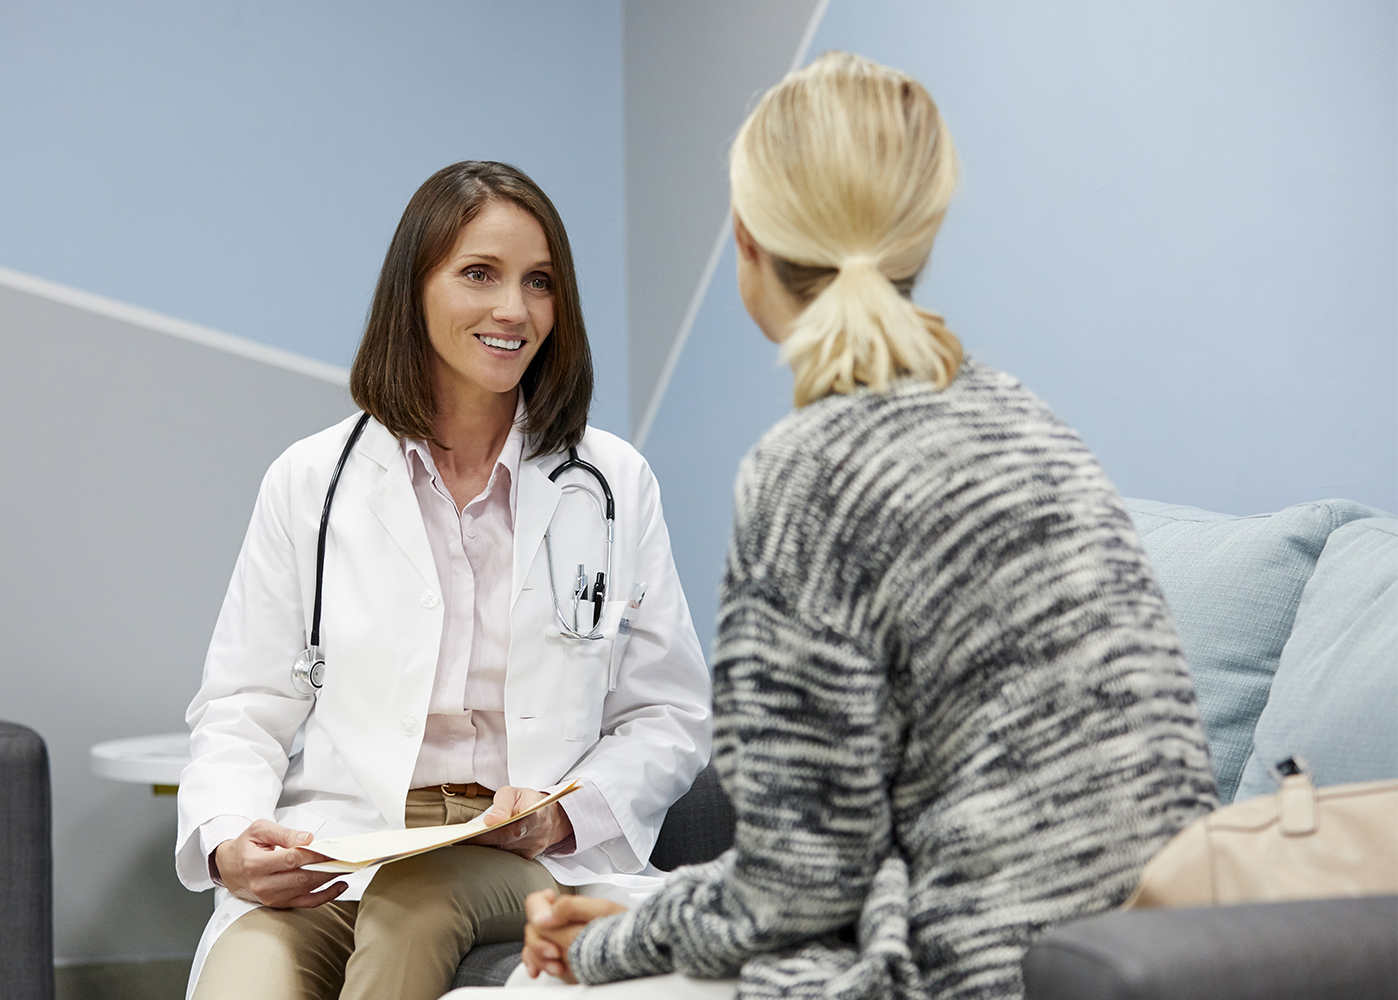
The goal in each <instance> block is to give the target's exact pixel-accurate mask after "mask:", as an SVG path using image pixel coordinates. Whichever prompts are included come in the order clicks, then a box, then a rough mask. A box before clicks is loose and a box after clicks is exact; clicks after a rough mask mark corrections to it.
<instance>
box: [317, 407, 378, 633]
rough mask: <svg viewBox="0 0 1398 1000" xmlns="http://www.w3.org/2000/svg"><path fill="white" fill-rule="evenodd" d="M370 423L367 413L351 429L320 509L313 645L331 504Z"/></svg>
mask: <svg viewBox="0 0 1398 1000" xmlns="http://www.w3.org/2000/svg"><path fill="white" fill-rule="evenodd" d="M367 423H369V414H367V413H365V414H364V415H363V416H361V417H360V418H359V420H358V421H357V422H356V423H355V425H354V430H352V431H350V436H349V440H348V441H346V442H345V448H344V450H343V451H341V452H340V460H339V461H338V462H336V463H335V472H334V473H333V474H332V475H331V476H330V486H329V487H328V488H327V489H326V491H325V506H324V507H322V508H321V511H320V536H319V537H318V538H317V539H316V596H315V604H314V605H312V608H311V647H312V648H316V647H318V646H319V645H320V601H321V590H322V588H323V584H324V581H325V536H326V534H327V533H328V532H329V530H330V504H331V502H332V501H333V500H334V499H335V487H337V486H339V485H340V473H341V472H343V471H344V469H345V461H346V460H347V459H348V458H349V454H350V452H351V451H352V450H354V443H355V442H356V441H358V440H359V435H361V434H363V433H364V426H365V425H366V424H367Z"/></svg>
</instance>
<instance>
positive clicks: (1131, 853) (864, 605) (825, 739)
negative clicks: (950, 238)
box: [519, 53, 1214, 1000]
mask: <svg viewBox="0 0 1398 1000" xmlns="http://www.w3.org/2000/svg"><path fill="white" fill-rule="evenodd" d="M956 164H957V161H956V155H955V152H954V150H953V147H952V142H951V137H950V135H949V134H948V133H947V130H946V127H945V126H944V125H943V123H942V121H941V119H940V117H939V114H938V111H937V108H936V106H935V105H934V104H933V102H932V99H931V98H930V97H929V96H928V95H927V93H926V91H924V90H923V88H922V87H921V86H919V85H918V83H917V82H916V81H915V80H913V79H911V78H909V77H908V76H906V75H904V74H902V73H899V72H897V71H895V70H891V69H888V68H885V67H882V66H878V65H875V64H874V63H871V62H869V61H867V60H864V59H860V58H858V57H855V56H851V55H846V54H841V53H832V54H828V55H826V56H824V57H822V58H820V59H818V60H816V62H815V63H813V64H812V65H810V66H809V67H807V68H805V69H803V70H801V71H800V72H797V73H793V74H792V75H790V76H788V77H787V78H786V79H785V80H783V81H782V82H781V84H779V85H778V86H777V87H775V88H774V89H773V90H772V91H770V92H769V93H768V94H767V95H766V96H765V97H764V98H763V100H762V101H761V103H760V104H759V105H758V107H757V109H756V110H755V111H754V112H753V114H752V116H751V117H750V118H749V119H748V121H747V123H746V124H745V125H744V126H743V128H742V131H741V132H740V133H739V134H738V137H737V139H736V140H735V142H734V144H733V150H732V157H731V181H732V189H733V214H734V232H735V235H736V239H737V245H738V261H739V264H738V275H739V287H740V289H741V291H742V297H743V302H744V304H745V305H746V306H747V309H748V312H749V313H751V315H752V317H753V319H754V320H756V322H757V324H758V326H759V327H761V328H762V331H763V332H764V333H765V334H766V335H767V336H768V337H769V338H770V339H772V340H774V341H776V342H778V343H780V344H781V345H782V352H783V354H784V356H785V357H786V359H787V360H788V361H789V362H790V364H791V367H792V369H793V371H794V372H795V376H796V410H795V412H794V413H792V414H791V415H790V416H788V417H787V418H786V419H784V420H783V421H781V422H780V423H779V424H777V426H775V427H774V428H772V429H771V430H770V431H769V432H768V433H767V434H766V435H765V436H764V437H763V438H762V440H761V441H760V442H759V443H758V444H757V446H756V447H755V448H753V450H752V452H751V453H750V454H749V455H748V456H747V458H746V459H745V460H744V462H743V465H742V469H741V472H740V473H739V478H738V487H737V509H736V514H735V519H734V528H733V541H732V544H731V545H730V547H729V551H728V566H727V572H726V576H725V579H724V583H723V595H722V609H721V612H720V625H719V636H718V642H717V647H716V655H715V665H714V670H715V673H714V712H715V731H714V737H715V745H714V751H715V756H714V761H715V764H716V766H717V769H718V773H719V775H720V778H721V780H722V783H723V787H724V789H725V791H726V792H727V793H728V795H729V796H730V797H731V799H732V800H733V805H734V808H735V810H736V812H737V835H736V841H735V844H734V847H733V848H732V850H730V851H728V852H727V853H726V854H724V855H723V856H721V857H720V858H718V859H717V860H715V861H713V862H712V863H710V864H706V865H700V866H695V867H692V868H684V869H681V870H679V871H678V872H676V873H674V874H673V875H672V876H671V877H670V879H669V881H668V882H667V883H666V884H665V886H664V888H663V889H661V890H660V891H659V892H658V893H657V894H656V895H654V896H653V897H651V898H650V899H648V900H647V901H645V902H644V903H642V904H641V905H639V906H637V907H636V908H635V909H633V910H630V911H626V912H619V911H618V910H617V908H616V907H614V906H611V905H610V904H606V903H602V902H599V901H596V900H584V899H580V898H577V897H561V898H560V897H555V896H553V895H551V894H549V893H547V892H545V893H539V894H536V895H534V896H532V897H531V898H530V900H529V903H528V906H527V909H528V910H529V912H530V916H531V921H530V925H529V926H528V927H527V928H526V936H525V941H526V945H525V952H524V962H525V966H526V967H527V970H528V971H529V972H540V971H542V972H547V973H551V974H554V975H557V976H562V977H564V978H576V979H579V980H582V981H583V982H586V983H602V982H608V981H612V980H620V979H634V978H636V977H644V976H657V975H664V976H666V978H665V979H662V980H649V981H647V982H645V983H639V982H638V983H634V984H630V988H629V989H628V987H627V986H626V985H624V984H617V985H616V986H613V987H607V988H606V990H605V991H604V994H609V993H611V992H615V993H616V995H635V996H667V995H668V996H700V995H704V996H708V995H717V996H726V995H732V994H733V992H734V991H735V990H736V992H737V995H739V996H741V997H773V996H823V997H842V998H846V997H910V998H911V997H937V998H949V997H957V998H962V997H978V998H979V997H985V998H989V997H995V998H997V1000H1003V998H1013V997H1018V996H1020V995H1021V993H1022V986H1021V980H1020V973H1019V962H1020V957H1021V955H1022V953H1023V951H1024V949H1025V947H1026V945H1028V943H1029V942H1031V941H1032V940H1033V939H1034V937H1035V936H1036V935H1038V934H1039V933H1040V932H1041V931H1043V930H1044V929H1045V928H1046V927H1049V926H1050V925H1053V924H1056V923H1059V922H1061V921H1064V920H1067V919H1069V918H1072V917H1076V916H1079V915H1083V914H1088V913H1092V912H1095V911H1101V910H1106V909H1108V908H1110V907H1112V906H1115V905H1116V904H1118V903H1119V902H1121V901H1122V900H1123V899H1124V898H1125V897H1126V895H1127V894H1128V892H1129V891H1130V890H1131V887H1132V886H1133V884H1134V883H1135V881H1136V879H1137V876H1138V873H1139V871H1140V869H1141V867H1142V866H1143V865H1144V864H1145V862H1146V860H1147V859H1148V858H1149V857H1150V856H1151V855H1152V854H1153V853H1154V852H1155V851H1156V850H1157V849H1158V848H1159V847H1160V846H1161V845H1163V844H1164V843H1165V842H1166V841H1167V840H1168V839H1169V838H1170V836H1171V835H1172V834H1174V833H1175V832H1176V831H1177V830H1179V829H1180V828H1181V827H1183V826H1184V825H1185V824H1187V823H1188V822H1189V821H1190V820H1191V819H1193V818H1194V817H1196V816H1198V815H1200V814H1201V813H1203V812H1205V811H1206V810H1208V809H1209V808H1210V807H1211V806H1212V805H1213V803H1214V785H1213V779H1212V777H1211V775H1210V772H1209V762H1208V751H1207V748H1206V744H1205V741H1204V735H1203V732H1202V731H1201V728H1200V724H1199V720H1198V713H1197V711H1196V707H1195V701H1194V694H1193V690H1192V688H1191V686H1190V681H1189V674H1188V672H1187V670H1186V668H1185V663H1184V659H1183V657H1182V656H1181V654H1180V647H1179V643H1178V640H1177V638H1176V635H1175V631H1174V627H1173V625H1172V624H1171V621H1170V616H1169V614H1168V612H1167V610H1166V607H1165V603H1164V601H1163V600H1162V598H1161V595H1160V591H1159V589H1158V587H1157V586H1156V583H1155V581H1154V580H1153V579H1152V577H1151V573H1150V570H1149V568H1148V567H1147V565H1146V562H1145V559H1144V557H1143V556H1142V554H1141V548H1140V545H1139V543H1138V541H1137V538H1136V535H1135V532H1134V531H1133V529H1132V526H1131V522H1130V520H1129V519H1128V517H1127V515H1126V513H1125V511H1124V510H1123V508H1122V505H1121V501H1120V499H1119V497H1118V495H1117V493H1116V491H1115V490H1114V489H1113V488H1112V485H1111V483H1110V482H1108V480H1107V478H1106V476H1105V475H1103V473H1102V470H1101V468H1100V466H1099V465H1098V464H1097V462H1096V460H1095V459H1094V458H1093V456H1092V455H1091V454H1090V453H1089V452H1088V450H1087V449H1086V448H1085V447H1084V446H1083V444H1082V442H1081V441H1080V440H1079V439H1078V438H1077V436H1076V435H1075V434H1074V433H1073V431H1072V430H1070V429H1069V428H1068V427H1066V426H1065V425H1064V424H1063V423H1062V422H1061V421H1060V420H1058V419H1057V418H1056V417H1055V416H1054V415H1053V413H1051V412H1050V411H1049V410H1048V408H1047V407H1046V406H1044V404H1043V403H1041V402H1040V401H1039V400H1038V399H1036V398H1035V397H1034V396H1033V395H1032V394H1031V393H1030V392H1029V391H1028V390H1027V389H1025V388H1024V387H1023V386H1022V385H1020V384H1019V383H1018V382H1016V381H1015V380H1014V379H1012V378H1011V377H1009V376H1008V375H1005V374H1002V373H1001V372H998V371H994V370H992V369H990V368H988V367H985V366H983V365H980V364H977V363H975V362H973V361H971V360H968V359H966V358H964V357H963V355H962V351H961V347H960V345H959V344H958V342H957V339H956V337H954V336H953V335H952V334H951V332H950V331H948V329H947V328H946V326H944V325H943V323H942V321H941V319H940V318H938V317H937V316H934V315H932V314H931V313H928V312H926V311H924V310H922V309H919V308H918V307H917V306H915V305H914V304H913V303H912V301H911V300H910V299H909V298H908V293H909V290H910V288H911V286H912V283H913V281H914V280H915V279H916V278H917V277H918V275H919V274H920V272H921V271H922V269H923V266H924V264H925V263H926V262H927V259H928V255H929V254H930V252H931V250H932V241H933V238H934V236H935V235H936V233H937V229H938V226H939V225H940V224H941V221H942V217H943V215H944V214H945V212H946V210H947V204H948V201H949V199H950V197H951V193H952V189H953V187H954V185H955V180H956V169H957V166H956ZM666 974H668V975H666ZM519 975H520V977H522V974H519ZM722 977H730V981H729V982H728V983H726V984H716V983H707V984H706V983H704V982H703V980H704V979H706V978H707V979H720V978H722ZM734 977H736V982H734V981H732V979H733V978H734ZM643 987H644V988H643Z"/></svg>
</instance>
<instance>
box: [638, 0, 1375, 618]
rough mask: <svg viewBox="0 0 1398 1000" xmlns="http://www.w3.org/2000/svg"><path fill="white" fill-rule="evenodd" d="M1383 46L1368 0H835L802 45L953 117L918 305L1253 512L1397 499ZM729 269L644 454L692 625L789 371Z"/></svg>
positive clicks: (1184, 476) (1132, 454) (1130, 456)
mask: <svg viewBox="0 0 1398 1000" xmlns="http://www.w3.org/2000/svg"><path fill="white" fill-rule="evenodd" d="M1395 42H1398V8H1395V7H1394V5H1393V4H1392V3H1391V2H1371V0H1338V2H1332V3H1326V4H1314V3H1291V2H1286V3H1283V2H1278V0H1230V2H1228V3H1224V4H1219V3H1214V2H1203V0H1181V2H1177V3H1171V4H1157V5H1145V4H1120V3H1114V2H1110V0H1061V2H1057V3H1053V4H1043V3H1037V2H1034V0H985V2H979V3H974V4H972V3H954V2H949V0H941V2H935V3H929V2H905V3H899V2H894V0H834V2H833V3H832V4H831V6H830V8H829V11H828V13H827V14H826V16H825V20H824V21H823V23H822V25H821V27H820V29H819V31H818V32H817V34H816V39H815V45H814V46H813V48H812V51H813V52H820V51H823V50H825V49H831V48H844V49H850V50H853V51H856V52H860V53H862V54H864V55H867V56H870V57H871V58H874V59H877V60H879V61H881V62H885V63H888V64H891V65H894V66H898V67H900V68H904V69H907V70H908V71H910V72H911V73H913V74H914V75H915V76H917V77H918V78H919V79H920V80H922V81H923V82H924V83H925V84H926V85H927V86H928V88H929V90H931V92H932V94H933V96H934V97H936V99H937V100H938V103H939V105H940V106H941V108H942V110H943V112H944V114H945V116H946V119H947V121H948V123H949V127H950V129H951V131H952V133H953V134H954V136H955V138H956V141H957V143H958V146H959V149H960V152H961V157H962V160H963V162H964V166H965V181H964V184H963V187H962V189H961V192H960V194H959V196H958V198H957V200H956V202H955V204H954V205H953V208H952V210H951V213H950V215H949V217H948V220H947V223H946V227H945V229H944V232H943V235H942V237H941V239H940V240H939V242H938V246H937V249H936V251H935V253H934V257H933V263H932V265H931V268H930V271H929V274H928V278H927V280H926V282H925V283H924V284H923V285H922V286H921V287H920V289H919V292H918V295H917V297H918V299H919V301H921V302H923V303H924V304H926V305H929V306H931V307H934V308H937V309H938V310H940V311H942V312H944V313H945V315H946V316H947V319H948V322H949V324H950V325H951V327H952V328H953V329H954V330H956V331H957V332H958V333H959V334H960V335H961V337H962V339H963V341H964V343H965V344H966V345H967V347H968V348H969V350H970V351H971V353H973V354H974V355H976V356H978V357H980V358H981V359H982V360H985V361H987V362H989V363H992V364H994V365H996V366H998V367H1001V368H1004V369H1006V370H1008V371H1010V372H1013V373H1014V374H1016V375H1018V376H1019V377H1020V378H1022V379H1023V380H1024V381H1025V382H1026V383H1027V384H1028V385H1029V386H1030V387H1031V388H1033V389H1034V390H1035V391H1036V392H1038V393H1039V394H1040V395H1041V396H1043V397H1044V398H1045V399H1046V400H1047V401H1048V402H1049V403H1050V404H1051V405H1052V406H1053V407H1054V408H1055V409H1056V410H1058V412H1059V413H1060V414H1062V415H1063V416H1064V417H1065V418H1066V419H1067V420H1068V421H1070V422H1071V423H1072V424H1073V425H1074V426H1075V427H1077V428H1078V430H1079V431H1080V432H1081V433H1082V435H1083V437H1084V438H1085V439H1086V440H1087V443H1088V444H1089V445H1090V446H1091V447H1092V448H1093V449H1094V450H1096V452H1097V453H1098V454H1099V456H1100V457H1101V458H1102V461H1103V463H1104V464H1105V466H1106V468H1107V471H1108V473H1109V474H1110V475H1111V476H1112V477H1113V478H1114V479H1115V481H1116V482H1117V484H1118V486H1119V487H1120V488H1121V490H1122V491H1123V492H1124V493H1126V494H1128V495H1135V496H1142V497H1149V498H1153V499H1160V500H1168V501H1174V502H1180V503H1189V504H1196V505H1198V506H1202V507H1206V508H1210V509H1215V510H1222V511H1228V512H1233V513H1244V514H1245V513H1255V512H1260V511H1266V510H1274V509H1277V508H1279V507H1283V506H1286V505H1289V504H1293V503H1298V502H1301V501H1305V500H1313V499H1319V498H1322V497H1332V496H1340V497H1348V498H1351V499H1355V500H1359V501H1362V502H1365V503H1369V504H1372V505H1374V506H1377V507H1381V508H1385V509H1388V510H1395V509H1398V278H1396V276H1398V74H1395ZM737 124H738V123H737V122H735V123H734V127H735V128H736V127H737ZM731 268H732V261H731V252H730V254H729V257H728V258H727V259H726V260H725V261H724V263H723V264H722V265H721V267H720V271H719V274H718V276H717V278H716V280H715V282H714V284H713V285H712V286H711V287H710V289H709V292H708V296H707V298H706V300H705V302H704V305H703V307H702V310H701V315H700V320H699V322H698V323H696V325H695V328H694V331H693V333H692V335H691V338H690V341H689V342H688V344H687V346H686V350H685V353H684V355H683V357H682V359H681V362H680V365H679V367H678V369H677V371H676V375H675V379H674V381H673V382H672V384H671V387H670V389H669V392H668V394H667V396H666V398H665V401H664V404H663V406H662V410H661V413H660V415H659V416H658V418H657V421H656V425H655V431H654V432H653V433H652V436H651V438H650V439H649V440H648V441H647V442H646V449H645V450H646V454H647V457H648V458H649V459H650V460H651V462H652V464H653V465H654V467H655V469H656V471H657V473H658V474H659V475H660V477H661V483H662V486H663V487H664V489H665V497H666V502H667V513H668V516H669V519H670V524H671V527H672V532H673V534H674V536H675V549H676V558H677V561H678V563H679V565H680V569H681V573H682V575H683V578H684V581H685V586H686V590H687V592H688V594H689V597H690V601H691V604H692V607H693V611H694V616H695V620H696V622H697V623H698V624H699V627H700V630H701V636H702V637H703V638H704V639H705V640H706V641H707V640H708V638H709V637H710V636H711V635H712V632H713V629H712V621H713V616H714V611H715V608H716V600H715V591H716V588H717V585H718V580H719V574H720V570H721V567H722V555H723V541H722V540H723V538H725V537H726V534H727V530H728V525H729V517H730V512H731V505H732V500H731V496H732V494H731V489H730V484H731V480H732V476H733V472H734V470H735V467H736V464H737V459H738V458H739V457H740V456H741V455H742V453H743V452H744V451H745V450H746V449H747V447H748V446H749V445H750V444H751V443H752V442H753V441H755V440H756V438H757V437H758V436H759V435H760V434H761V432H762V430H763V429H765V427H766V426H768V425H769V424H770V423H771V422H772V421H773V420H774V419H775V417H776V416H778V415H779V414H780V413H781V412H783V411H784V409H785V407H786V405H787V398H788V397H787V393H788V391H789V385H790V380H789V378H786V377H785V376H780V375H779V374H776V373H773V372H772V371H771V359H772V357H773V349H772V348H771V347H770V345H768V344H767V343H766V342H765V341H763V340H762V339H761V337H760V335H759V333H758V332H757V330H756V328H755V327H754V326H753V325H752V323H751V322H750V321H749V320H747V319H746V318H745V317H744V315H743V314H742V311H741V306H740V305H739V304H738V300H737V291H736V286H735V283H734V280H733V278H732V275H731Z"/></svg>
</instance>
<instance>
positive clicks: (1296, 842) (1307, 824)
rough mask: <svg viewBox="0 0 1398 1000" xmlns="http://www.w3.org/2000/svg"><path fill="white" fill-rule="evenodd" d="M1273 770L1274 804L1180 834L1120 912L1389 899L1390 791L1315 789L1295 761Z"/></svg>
mask: <svg viewBox="0 0 1398 1000" xmlns="http://www.w3.org/2000/svg"><path fill="white" fill-rule="evenodd" d="M1288 765H1290V766H1288ZM1278 767H1279V768H1283V769H1286V770H1289V771H1291V772H1293V773H1288V774H1287V775H1286V776H1285V777H1281V775H1280V774H1278V775H1277V776H1278V777H1279V779H1280V781H1281V789H1280V790H1279V791H1278V792H1277V794H1275V795H1263V796H1260V797H1258V798H1255V799H1247V800H1246V801H1244V802H1235V803H1233V804H1232V805H1230V806H1225V807H1223V808H1222V809H1218V810H1215V811H1214V812H1213V813H1211V814H1210V815H1208V816H1203V817H1201V818H1199V819H1197V820H1195V821H1194V822H1193V823H1191V824H1189V826H1187V827H1185V828H1184V829H1183V830H1181V831H1180V832H1179V833H1178V834H1177V835H1176V836H1175V838H1174V839H1173V840H1171V841H1170V842H1169V843H1168V844H1166V845H1165V847H1164V849H1163V850H1162V851H1161V852H1160V853H1159V854H1157V855H1156V856H1155V857H1154V858H1152V859H1151V860H1150V863H1149V864H1147V865H1146V867H1145V870H1144V871H1143V872H1142V873H1141V883H1140V885H1139V886H1138V887H1137V888H1136V891H1135V892H1134V893H1132V895H1131V898H1130V899H1128V900H1127V901H1126V902H1125V903H1124V904H1122V909H1140V908H1144V907H1151V906H1220V905H1228V904H1231V903H1267V902H1276V901H1280V900H1284V899H1326V898H1333V897H1339V896H1382V895H1393V894H1398V781H1366V782H1360V783H1358V784H1351V785H1327V786H1325V787H1322V788H1316V787H1315V786H1314V785H1312V784H1311V777H1310V774H1309V769H1307V768H1306V767H1305V762H1304V761H1301V762H1299V766H1298V765H1293V764H1292V762H1291V761H1284V762H1283V763H1282V764H1280V765H1278ZM1274 773H1276V772H1274Z"/></svg>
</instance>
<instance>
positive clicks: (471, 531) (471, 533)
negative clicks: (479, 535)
mask: <svg viewBox="0 0 1398 1000" xmlns="http://www.w3.org/2000/svg"><path fill="white" fill-rule="evenodd" d="M466 537H467V538H475V537H476V529H475V528H467V529H466Z"/></svg>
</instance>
